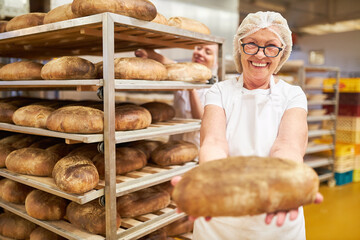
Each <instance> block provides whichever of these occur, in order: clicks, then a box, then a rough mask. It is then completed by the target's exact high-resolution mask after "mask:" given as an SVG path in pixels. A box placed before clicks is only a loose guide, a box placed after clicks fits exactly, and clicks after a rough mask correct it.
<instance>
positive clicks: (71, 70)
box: [41, 56, 97, 80]
mask: <svg viewBox="0 0 360 240" xmlns="http://www.w3.org/2000/svg"><path fill="white" fill-rule="evenodd" d="M96 75H97V72H96V68H95V65H94V64H93V63H92V62H90V61H88V60H86V59H83V58H80V57H67V56H66V57H60V58H57V59H54V60H51V61H50V62H48V63H47V64H45V65H44V67H43V68H42V69H41V77H42V78H43V79H49V80H64V79H92V78H96Z"/></svg>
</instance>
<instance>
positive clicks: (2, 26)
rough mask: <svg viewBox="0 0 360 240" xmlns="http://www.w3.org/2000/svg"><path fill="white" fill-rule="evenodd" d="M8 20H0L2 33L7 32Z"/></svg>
mask: <svg viewBox="0 0 360 240" xmlns="http://www.w3.org/2000/svg"><path fill="white" fill-rule="evenodd" d="M7 23H8V21H0V33H3V32H6V25H7Z"/></svg>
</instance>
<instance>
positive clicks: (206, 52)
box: [192, 45, 218, 69]
mask: <svg viewBox="0 0 360 240" xmlns="http://www.w3.org/2000/svg"><path fill="white" fill-rule="evenodd" d="M217 52H218V48H217V45H203V46H196V47H195V49H194V53H193V56H192V62H196V63H200V64H202V65H205V66H206V67H208V68H210V69H212V68H213V66H214V62H215V55H217Z"/></svg>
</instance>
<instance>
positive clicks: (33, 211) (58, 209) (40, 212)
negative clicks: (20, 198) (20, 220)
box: [25, 189, 68, 220]
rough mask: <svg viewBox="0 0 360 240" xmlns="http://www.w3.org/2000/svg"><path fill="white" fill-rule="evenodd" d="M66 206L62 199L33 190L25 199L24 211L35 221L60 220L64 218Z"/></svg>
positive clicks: (65, 201)
mask: <svg viewBox="0 0 360 240" xmlns="http://www.w3.org/2000/svg"><path fill="white" fill-rule="evenodd" d="M67 204H68V202H67V200H65V199H64V198H61V197H58V196H56V195H53V194H50V193H47V192H43V191H41V190H38V189H35V190H33V191H31V192H30V193H29V194H28V195H27V197H26V200H25V210H26V212H27V214H28V215H29V216H31V217H33V218H36V219H40V220H61V219H63V218H64V216H65V213H66V206H67Z"/></svg>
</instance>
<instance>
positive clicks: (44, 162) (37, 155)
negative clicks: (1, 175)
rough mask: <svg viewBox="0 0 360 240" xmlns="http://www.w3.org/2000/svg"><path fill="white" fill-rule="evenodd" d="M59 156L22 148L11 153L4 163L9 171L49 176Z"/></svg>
mask: <svg viewBox="0 0 360 240" xmlns="http://www.w3.org/2000/svg"><path fill="white" fill-rule="evenodd" d="M58 159H59V156H58V155H57V154H55V153H52V152H50V151H46V150H44V149H40V148H22V149H18V150H15V151H13V152H11V153H10V154H9V155H8V156H7V158H6V161H5V165H6V168H7V169H9V170H10V171H13V172H16V173H21V174H27V175H34V176H44V177H45V176H49V177H50V176H51V173H52V170H53V168H54V166H55V163H56V162H57V161H58Z"/></svg>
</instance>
